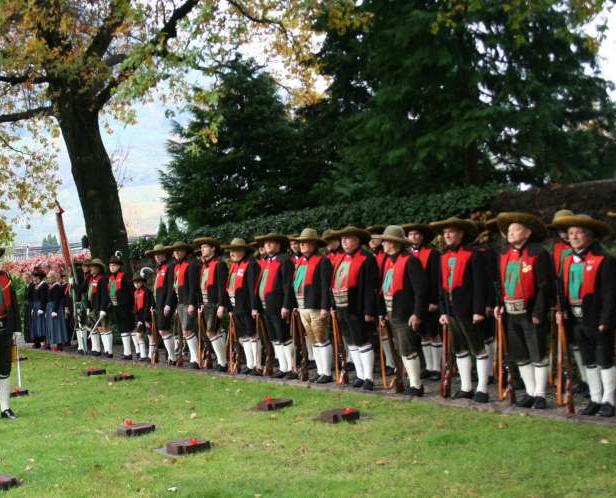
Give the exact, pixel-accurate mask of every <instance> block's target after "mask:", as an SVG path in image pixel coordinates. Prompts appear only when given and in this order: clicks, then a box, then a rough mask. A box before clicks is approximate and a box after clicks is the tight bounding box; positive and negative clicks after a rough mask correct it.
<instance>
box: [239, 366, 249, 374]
mask: <svg viewBox="0 0 616 498" xmlns="http://www.w3.org/2000/svg"><path fill="white" fill-rule="evenodd" d="M249 371H250V368H248V367H242V368H241V370H240V373H241V374H242V375H248V372H249Z"/></svg>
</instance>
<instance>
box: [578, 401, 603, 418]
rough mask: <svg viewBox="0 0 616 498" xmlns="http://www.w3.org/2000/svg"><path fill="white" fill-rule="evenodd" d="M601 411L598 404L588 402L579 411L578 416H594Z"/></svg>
mask: <svg viewBox="0 0 616 498" xmlns="http://www.w3.org/2000/svg"><path fill="white" fill-rule="evenodd" d="M600 409H601V405H600V404H599V403H595V402H594V401H590V402H589V403H588V404H587V405H586V406H585V407H584V408H583V409H582V410H580V415H586V416H590V417H592V416H594V415H596V414H597V413H599V410H600Z"/></svg>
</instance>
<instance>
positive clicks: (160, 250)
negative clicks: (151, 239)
mask: <svg viewBox="0 0 616 498" xmlns="http://www.w3.org/2000/svg"><path fill="white" fill-rule="evenodd" d="M169 251H170V249H169V248H168V247H167V246H165V245H163V244H156V245H155V246H154V247H153V248H152V249H150V250H149V251H146V252H145V255H146V256H147V257H148V258H150V257H152V256H156V255H157V254H169Z"/></svg>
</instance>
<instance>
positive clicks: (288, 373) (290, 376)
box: [284, 370, 299, 380]
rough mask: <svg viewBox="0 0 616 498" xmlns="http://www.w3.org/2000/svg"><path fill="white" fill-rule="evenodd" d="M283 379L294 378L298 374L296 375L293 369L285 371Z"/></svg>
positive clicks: (297, 376)
mask: <svg viewBox="0 0 616 498" xmlns="http://www.w3.org/2000/svg"><path fill="white" fill-rule="evenodd" d="M284 378H285V379H288V380H295V379H297V378H299V375H297V374H296V373H295V372H294V371H293V370H290V371H288V372H287V374H286V375H285V376H284Z"/></svg>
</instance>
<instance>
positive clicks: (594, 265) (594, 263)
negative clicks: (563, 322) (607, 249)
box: [563, 253, 605, 300]
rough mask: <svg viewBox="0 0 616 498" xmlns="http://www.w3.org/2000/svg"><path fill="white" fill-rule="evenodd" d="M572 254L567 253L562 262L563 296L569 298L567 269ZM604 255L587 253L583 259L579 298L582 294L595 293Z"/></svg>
mask: <svg viewBox="0 0 616 498" xmlns="http://www.w3.org/2000/svg"><path fill="white" fill-rule="evenodd" d="M573 256H574V255H573V254H569V256H567V257H566V258H565V261H564V263H563V287H564V289H563V290H564V292H565V296H566V297H567V300H569V269H570V268H571V263H573ZM604 259H605V256H600V255H597V254H591V253H587V254H586V257H585V259H584V276H583V277H582V288H581V289H580V296H579V297H580V300H583V299H584V296H586V295H589V294H594V293H595V288H596V286H597V275H598V274H599V269H600V268H601V264H602V263H603V260H604Z"/></svg>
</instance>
